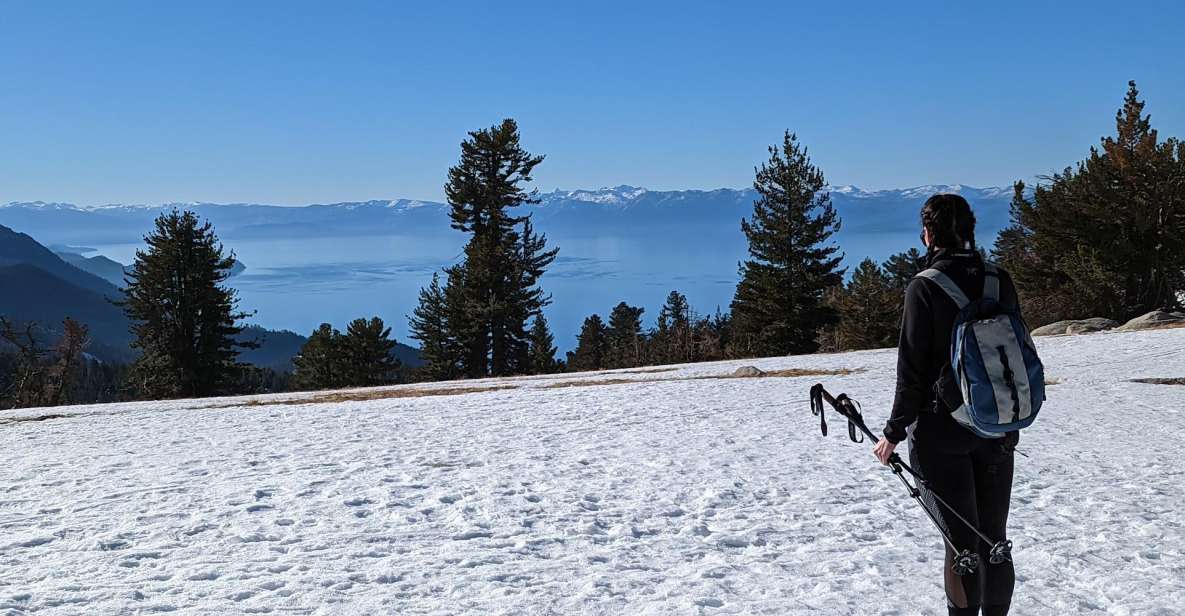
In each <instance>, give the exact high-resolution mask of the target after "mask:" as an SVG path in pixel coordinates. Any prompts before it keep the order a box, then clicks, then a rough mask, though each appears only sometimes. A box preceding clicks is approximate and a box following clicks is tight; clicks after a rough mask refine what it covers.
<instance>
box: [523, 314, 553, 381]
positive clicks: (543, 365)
mask: <svg viewBox="0 0 1185 616" xmlns="http://www.w3.org/2000/svg"><path fill="white" fill-rule="evenodd" d="M528 337H529V339H530V345H529V347H528V355H529V356H530V365H529V373H530V374H551V373H553V372H557V371H558V370H559V365H558V364H557V362H556V359H555V352H556V347H555V337H554V336H552V334H551V329H550V328H548V326H547V318H546V317H544V316H543V313H542V312H540V313H539V314H537V315H535V319H534V320H533V321H532V322H531V331H530V332H529V334H528Z"/></svg>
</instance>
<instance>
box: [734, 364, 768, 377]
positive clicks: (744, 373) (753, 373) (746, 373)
mask: <svg viewBox="0 0 1185 616" xmlns="http://www.w3.org/2000/svg"><path fill="white" fill-rule="evenodd" d="M732 375H733V376H737V377H758V376H765V372H763V371H762V370H760V369H759V368H757V367H755V366H741V367H740V368H737V369H736V372H733V373H732Z"/></svg>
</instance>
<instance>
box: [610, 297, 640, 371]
mask: <svg viewBox="0 0 1185 616" xmlns="http://www.w3.org/2000/svg"><path fill="white" fill-rule="evenodd" d="M643 312H645V309H643V308H639V307H635V306H630V305H629V304H627V303H625V302H621V303H619V304H617V306H615V307H614V308H613V311H612V312H610V313H609V328H608V329H607V330H606V332H605V343H606V358H605V365H606V366H607V367H609V368H633V367H635V366H639V365H641V364H642V359H643V358H642V355H643V353H642V347H643V345H644V344H645V337H644V336H643V334H642V313H643Z"/></svg>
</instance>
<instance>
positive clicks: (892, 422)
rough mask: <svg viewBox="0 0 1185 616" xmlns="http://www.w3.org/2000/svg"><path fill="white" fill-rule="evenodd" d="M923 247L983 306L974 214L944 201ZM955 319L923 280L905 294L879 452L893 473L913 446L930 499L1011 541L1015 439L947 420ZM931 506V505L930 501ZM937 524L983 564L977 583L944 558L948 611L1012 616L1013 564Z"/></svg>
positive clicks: (952, 524)
mask: <svg viewBox="0 0 1185 616" xmlns="http://www.w3.org/2000/svg"><path fill="white" fill-rule="evenodd" d="M922 242H923V243H924V244H925V245H926V248H927V249H928V254H927V256H926V259H927V267H931V268H935V269H937V270H939V271H941V272H942V273H944V274H946V275H947V276H948V277H949V278H951V279H952V280H954V281H955V283H956V284H957V285H958V286H959V288H960V289H962V291H963V293H965V294H966V295H967V297H968V298H970V299H971V300H975V299H978V298H980V297H982V296H983V287H984V285H983V282H984V263H983V258H982V257H981V256H980V254H979V251H978V250H977V249H976V247H975V214H974V213H973V212H972V211H971V206H970V205H969V204H968V203H967V200H966V199H963V198H962V197H960V196H959V195H954V194H939V195H934V196H933V197H930V199H928V200H927V201H926V203H925V205H923V206H922ZM1000 303H1001V304H1003V305H1004V306H1007V307H1015V306H1016V305H1017V297H1016V287H1015V286H1013V284H1012V279H1011V278H1010V277H1009V276H1008V274H1007V273H1006V272H1004V271H1003V270H1000ZM957 314H958V308H957V307H956V305H955V303H954V300H952V299H950V297H949V296H948V295H947V294H946V292H944V291H943V290H942V289H941V288H939V287H938V285H937V284H935V283H934V282H933V281H931V280H929V279H926V278H915V279H914V280H913V281H912V282H910V284H909V287H908V288H907V289H906V291H905V313H904V318H903V319H902V323H901V338H900V344H899V345H898V350H897V394H896V397H895V399H894V401H893V413H892V416H891V417H890V418H889V421H888V423H887V424H886V425H885V429H884V437H883V438H881V439H880V441H879V442H877V444H876V448H875V449H874V452H875V453H876V456H877V458H879V459H880V461H881V463H882V464H887V463H888V460H889V456H890V455H891V454H892V453H893V449H894V448H895V447H896V446H897V444H898V443H900V442H901V441H903V440H906V439H907V438H908V439H909V457H910V462H911V464H912V466H913V467H914V468H915V469H916V470H917V471H918V472H920V473H921V475H922V476H923V477H925V478H926V481H927V482H928V483H929V486H930V489H931V490H933V491H934V492H935V493H936V494H937V495H938V496H939V497H941V498H942V499H943V500H945V501H946V502H947V503H949V504H950V505H952V506H953V507H954V508H955V509H956V510H957V511H958V512H959V514H960V515H962V516H963V517H964V518H966V519H967V520H968V521H969V522H971V524H973V525H974V526H976V527H978V528H979V529H980V530H981V531H983V533H984V534H986V535H987V536H989V537H992V538H993V539H996V540H1001V541H1002V540H1005V539H1006V538H1007V530H1006V526H1007V523H1008V505H1009V501H1010V500H1011V496H1012V458H1013V454H1012V452H1013V449H1014V448H1015V447H1016V442H1017V440H1018V434H1017V433H1016V432H1011V433H1008V434H1007V435H1005V436H1004V437H1003V438H993V439H985V438H980V437H979V436H976V435H975V434H974V433H972V432H971V431H970V430H968V429H966V428H964V427H962V426H961V425H959V424H958V423H957V422H956V421H955V420H954V419H953V418H952V417H951V415H950V414H951V411H952V410H953V409H955V408H957V407H958V406H959V405H960V404H962V401H963V399H962V394H961V393H960V392H959V389H958V386H957V385H956V384H955V382H954V379H953V378H952V376H951V372H950V347H951V333H952V329H953V328H954V322H955V317H956V316H957ZM927 500H928V502H929V503H930V504H931V505H932V504H933V499H927ZM930 509H931V510H932V511H934V512H935V513H936V514H938V515H939V516H940V519H941V520H942V521H943V522H944V526H945V527H946V528H947V529H948V530H949V531H950V535H951V538H952V539H953V542H954V544H955V546H957V547H958V548H959V549H960V550H963V549H970V550H972V551H973V552H977V553H979V555H980V558H979V561H980V564H979V567H978V568H977V570H976V571H975V572H973V573H969V574H967V575H962V576H960V575H956V574H955V573H954V571H953V570H952V564H953V559H954V556H955V554H954V552H952V551H951V549H950V548H949V547H947V548H946V559H945V566H944V568H943V571H944V572H945V574H944V575H945V578H944V582H945V587H946V598H947V609H948V610H949V613H950V614H951V615H952V616H954V615H964V614H966V615H975V614H979V613H980V609H981V608H982V610H983V614H984V616H1002V615H1004V614H1007V613H1008V606H1009V604H1010V603H1011V601H1012V587H1013V584H1014V581H1015V574H1014V572H1013V568H1012V563H1011V562H1010V561H1005V562H1001V563H998V564H992V563H991V562H990V560H989V558H988V553H987V550H988V548H989V547H990V546H987V545H986V544H985V543H984V542H983V541H981V540H980V539H979V538H978V537H977V536H976V535H975V534H974V533H973V532H972V531H971V530H970V529H969V528H968V527H967V525H966V524H963V523H961V522H959V521H958V520H957V519H956V518H954V516H952V515H951V514H950V513H949V512H948V511H946V510H945V509H944V508H939V507H933V506H931V507H930Z"/></svg>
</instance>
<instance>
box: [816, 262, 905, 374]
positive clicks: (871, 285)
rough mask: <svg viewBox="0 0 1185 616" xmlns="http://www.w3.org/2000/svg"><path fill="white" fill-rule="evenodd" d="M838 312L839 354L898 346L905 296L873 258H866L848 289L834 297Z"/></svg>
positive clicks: (836, 334)
mask: <svg viewBox="0 0 1185 616" xmlns="http://www.w3.org/2000/svg"><path fill="white" fill-rule="evenodd" d="M833 297H834V298H835V299H834V300H833V301H835V302H836V305H835V308H836V309H837V311H838V312H839V317H840V320H839V323H838V324H837V325H836V326H835V341H834V342H835V344H836V346H837V347H838V348H837V350H840V351H855V350H860V349H883V348H888V347H893V346H896V345H897V332H898V319H899V317H898V313H899V312H900V310H901V308H900V306H901V303H902V295H901V294H900V293H899V292H898V291H897V290H896V289H894V288H893V281H892V280H891V279H890V278H889V276H887V275H886V274H885V272H883V271H882V270H881V268H880V267H878V266H877V264H876V262H875V261H873V260H872V259H864V261H862V262H860V265H859V267H857V268H856V271H855V272H854V273H853V274H852V279H851V280H850V281H849V282H848V284H847V286H846V287H844V288H843V289H842V290H841V291H839V292H837V293H835V295H834V296H833Z"/></svg>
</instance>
